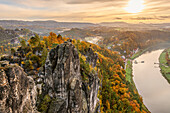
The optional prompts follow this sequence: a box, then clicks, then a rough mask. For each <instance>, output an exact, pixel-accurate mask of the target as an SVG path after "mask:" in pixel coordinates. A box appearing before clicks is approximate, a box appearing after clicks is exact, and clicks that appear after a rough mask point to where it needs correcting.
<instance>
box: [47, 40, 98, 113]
mask: <svg viewBox="0 0 170 113" xmlns="http://www.w3.org/2000/svg"><path fill="white" fill-rule="evenodd" d="M91 55H92V56H93V55H95V54H94V53H93V54H91ZM89 57H90V55H87V56H86V58H87V59H89ZM94 58H95V59H94V61H96V60H97V56H96V57H94ZM89 61H92V60H89ZM94 66H95V64H94ZM81 76H82V75H81V72H80V60H79V55H78V52H77V49H76V48H75V47H74V45H72V44H71V42H65V43H64V44H61V45H58V46H57V47H56V48H55V49H52V50H51V52H50V53H49V55H48V57H47V60H46V64H45V76H44V83H45V88H44V92H45V93H46V94H48V95H49V96H50V97H51V98H55V99H53V100H52V102H51V104H50V105H49V109H48V112H49V113H50V112H55V113H67V112H68V113H70V112H71V113H93V112H97V111H98V110H99V104H98V98H97V94H98V89H99V79H98V77H97V73H95V74H92V73H91V74H90V73H89V75H88V79H89V82H88V83H85V82H84V81H83V80H82V77H81Z"/></svg>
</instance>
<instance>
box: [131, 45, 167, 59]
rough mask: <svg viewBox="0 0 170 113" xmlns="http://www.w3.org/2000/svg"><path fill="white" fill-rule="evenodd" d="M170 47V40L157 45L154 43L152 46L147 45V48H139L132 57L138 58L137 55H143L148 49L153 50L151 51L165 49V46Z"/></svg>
mask: <svg viewBox="0 0 170 113" xmlns="http://www.w3.org/2000/svg"><path fill="white" fill-rule="evenodd" d="M168 47H170V42H163V43H160V44H157V45H152V46H150V47H147V48H145V49H141V50H139V51H138V52H137V53H135V54H134V55H133V56H132V57H130V59H131V60H134V59H136V58H137V57H139V56H141V55H142V54H144V53H146V52H147V51H148V52H151V51H154V50H158V49H164V48H168Z"/></svg>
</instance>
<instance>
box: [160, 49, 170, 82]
mask: <svg viewBox="0 0 170 113" xmlns="http://www.w3.org/2000/svg"><path fill="white" fill-rule="evenodd" d="M166 51H168V52H169V53H170V48H169V49H166V50H164V51H163V52H162V53H161V55H160V57H159V63H160V68H161V73H162V75H163V76H164V77H165V79H166V80H167V81H168V82H169V83H170V66H168V64H167V60H166Z"/></svg>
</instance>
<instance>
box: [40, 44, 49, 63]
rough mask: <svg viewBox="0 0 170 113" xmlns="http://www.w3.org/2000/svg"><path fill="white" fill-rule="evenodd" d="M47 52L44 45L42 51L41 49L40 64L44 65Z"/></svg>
mask: <svg viewBox="0 0 170 113" xmlns="http://www.w3.org/2000/svg"><path fill="white" fill-rule="evenodd" d="M47 54H48V50H47V48H46V47H44V48H43V51H42V56H41V65H42V66H44V65H45V61H46V58H47Z"/></svg>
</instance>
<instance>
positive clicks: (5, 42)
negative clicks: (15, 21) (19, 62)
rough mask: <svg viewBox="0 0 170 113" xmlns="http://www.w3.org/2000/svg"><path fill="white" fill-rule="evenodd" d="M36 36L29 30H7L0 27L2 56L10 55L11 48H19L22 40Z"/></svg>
mask: <svg viewBox="0 0 170 113" xmlns="http://www.w3.org/2000/svg"><path fill="white" fill-rule="evenodd" d="M30 36H34V33H33V32H32V31H30V30H29V29H15V30H13V29H5V28H2V27H0V56H1V55H2V54H8V53H9V52H10V50H11V48H15V47H17V46H19V44H20V41H21V40H22V39H24V40H27V38H28V37H30Z"/></svg>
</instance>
